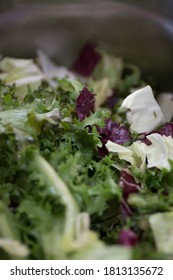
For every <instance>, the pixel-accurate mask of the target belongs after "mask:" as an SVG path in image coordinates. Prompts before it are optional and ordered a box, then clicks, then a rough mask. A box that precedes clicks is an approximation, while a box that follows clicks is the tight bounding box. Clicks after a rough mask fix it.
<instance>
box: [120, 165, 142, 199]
mask: <svg viewBox="0 0 173 280" xmlns="http://www.w3.org/2000/svg"><path fill="white" fill-rule="evenodd" d="M120 186H121V187H122V190H123V197H124V199H125V200H127V198H128V196H129V195H130V194H131V193H138V192H139V190H140V185H139V184H137V183H136V182H135V179H134V178H133V176H132V175H131V174H129V173H128V172H127V171H125V170H122V171H121V176H120Z"/></svg>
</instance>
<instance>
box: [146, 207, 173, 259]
mask: <svg viewBox="0 0 173 280" xmlns="http://www.w3.org/2000/svg"><path fill="white" fill-rule="evenodd" d="M149 224H150V227H151V230H152V232H153V235H154V240H155V243H156V247H157V250H158V251H160V252H163V253H165V254H173V212H165V213H156V214H153V215H151V216H150V217H149Z"/></svg>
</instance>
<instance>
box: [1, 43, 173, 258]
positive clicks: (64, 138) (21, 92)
mask: <svg viewBox="0 0 173 280" xmlns="http://www.w3.org/2000/svg"><path fill="white" fill-rule="evenodd" d="M155 93H157V95H156V94H155ZM172 117H173V95H172V94H171V93H160V94H159V92H156V91H155V90H152V89H151V87H150V86H149V85H147V83H146V82H145V81H144V80H143V79H142V77H141V73H140V70H139V69H138V67H136V66H135V65H130V64H126V63H124V62H123V60H122V59H121V58H119V57H115V56H114V55H113V54H110V53H108V52H106V51H104V50H102V49H100V48H99V47H97V46H96V45H94V44H87V45H86V46H85V47H84V48H83V49H82V50H81V52H80V54H79V56H78V57H77V58H76V60H75V62H74V64H73V65H72V66H71V67H70V68H67V67H64V66H57V65H56V64H55V63H54V62H53V61H51V60H50V58H49V57H48V56H47V55H46V54H45V53H44V52H43V51H41V50H40V51H38V53H37V57H36V58H35V59H18V58H10V57H4V58H2V59H1V61H0V258H1V259H170V258H173V172H172V171H173V123H172V122H171V120H172Z"/></svg>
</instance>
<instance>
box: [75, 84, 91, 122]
mask: <svg viewBox="0 0 173 280" xmlns="http://www.w3.org/2000/svg"><path fill="white" fill-rule="evenodd" d="M94 105H95V97H94V94H92V93H91V92H89V90H88V89H87V88H86V87H84V88H83V90H82V91H81V93H80V94H79V96H78V98H77V99H76V114H77V116H78V119H79V120H81V121H82V120H84V119H85V117H88V116H89V115H90V113H91V112H94Z"/></svg>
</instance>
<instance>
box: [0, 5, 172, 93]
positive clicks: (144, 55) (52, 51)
mask: <svg viewBox="0 0 173 280" xmlns="http://www.w3.org/2000/svg"><path fill="white" fill-rule="evenodd" d="M138 2H140V3H138ZM146 2H149V3H146ZM163 2H164V3H163ZM87 41H94V42H97V43H98V44H100V45H101V46H102V47H104V48H106V49H108V50H111V51H112V52H113V53H115V54H117V55H118V56H122V57H124V60H125V61H127V62H131V63H134V64H137V65H139V66H140V67H141V68H142V70H143V73H144V75H147V76H151V77H153V78H154V79H156V82H157V84H158V86H159V87H161V88H162V89H164V90H173V79H172V77H173V1H171V0H170V1H168V0H165V1H161V0H153V1H135V0H132V1H130V0H129V1H125V0H124V1H123V0H122V1H120V0H119V1H77V0H76V1H65V0H64V1H55V0H54V1H38V0H37V1H31V0H30V1H24V0H22V1H19V0H18V1H13V0H10V1H1V3H0V53H2V55H8V56H17V57H33V56H34V55H35V52H36V50H37V49H38V48H39V49H40V48H41V49H43V50H44V51H45V52H46V53H48V55H50V56H51V57H54V58H55V59H56V60H57V61H58V62H59V63H60V64H66V65H70V64H71V63H72V61H73V60H74V58H75V56H76V54H77V53H78V51H79V49H80V48H81V46H82V45H83V44H85V42H87Z"/></svg>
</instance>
